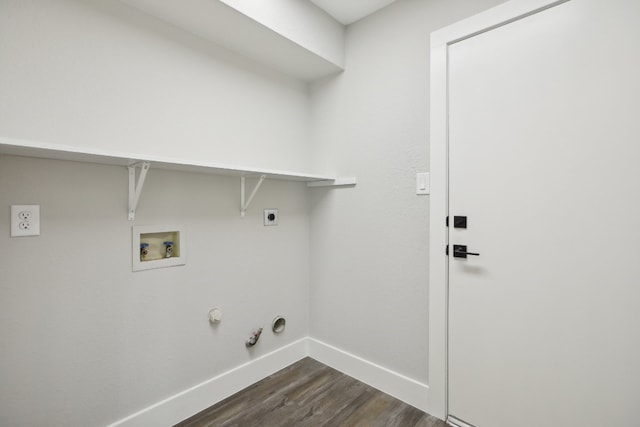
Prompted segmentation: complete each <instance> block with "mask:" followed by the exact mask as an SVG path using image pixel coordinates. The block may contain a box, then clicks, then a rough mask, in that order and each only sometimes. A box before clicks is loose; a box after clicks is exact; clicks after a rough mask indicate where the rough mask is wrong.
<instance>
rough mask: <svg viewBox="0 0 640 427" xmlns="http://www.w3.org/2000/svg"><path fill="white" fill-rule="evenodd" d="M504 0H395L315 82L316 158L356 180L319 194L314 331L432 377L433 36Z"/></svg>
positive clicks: (315, 202)
mask: <svg viewBox="0 0 640 427" xmlns="http://www.w3.org/2000/svg"><path fill="white" fill-rule="evenodd" d="M498 3H500V1H498V0H483V1H477V0H473V1H470V0H467V1H462V0H459V1H451V0H433V1H423V0H400V1H398V2H395V3H394V4H392V5H390V6H389V7H387V8H385V9H382V10H381V11H379V12H377V13H376V14H374V15H371V16H369V17H367V18H365V19H364V20H362V21H359V22H357V23H356V24H354V25H352V26H349V27H348V29H347V46H346V58H347V59H346V70H345V72H344V73H343V74H341V75H340V76H338V77H335V78H331V79H326V80H324V81H322V82H319V83H316V84H315V85H314V86H313V89H312V120H313V122H312V128H313V132H314V144H315V145H314V155H313V158H314V161H315V165H316V167H317V168H319V169H321V170H330V169H332V168H333V169H335V170H336V171H346V170H348V171H349V173H350V174H353V175H356V176H357V177H358V186H357V187H356V188H354V189H349V190H347V189H345V190H330V191H323V190H318V191H314V193H313V196H312V214H311V231H312V233H311V241H312V260H313V263H312V274H311V277H312V287H311V300H312V302H313V303H312V305H311V325H310V327H311V336H313V337H314V338H316V339H319V340H322V341H324V342H326V343H328V344H331V345H334V346H336V347H338V348H341V349H344V350H346V351H348V352H350V353H352V354H355V355H358V356H361V357H363V358H365V359H367V360H369V361H372V362H374V363H377V364H379V365H382V366H384V367H386V368H389V369H392V370H394V371H396V372H399V373H401V374H404V375H406V376H408V377H410V378H413V379H415V380H417V381H421V382H424V383H427V382H428V378H427V363H428V354H427V351H428V312H427V307H428V274H427V273H428V272H427V262H428V238H429V236H428V222H427V221H428V203H429V197H428V196H416V195H415V173H416V172H418V171H426V170H427V169H428V150H429V146H428V129H429V124H428V117H429V113H428V99H429V93H428V91H429V89H428V84H429V64H428V58H429V56H428V55H429V33H430V32H431V31H433V30H436V29H438V28H441V27H443V26H446V25H448V24H450V23H453V22H455V21H458V20H460V19H463V18H465V17H467V16H470V15H472V14H474V13H477V12H480V11H482V10H484V9H487V8H489V7H491V6H493V5H495V4H498ZM443 250H444V248H443Z"/></svg>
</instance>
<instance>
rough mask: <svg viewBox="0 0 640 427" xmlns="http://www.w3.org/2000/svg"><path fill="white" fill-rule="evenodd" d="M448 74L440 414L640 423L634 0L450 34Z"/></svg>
mask: <svg viewBox="0 0 640 427" xmlns="http://www.w3.org/2000/svg"><path fill="white" fill-rule="evenodd" d="M448 76H449V215H450V227H449V243H450V249H449V253H450V256H449V261H448V262H449V366H448V369H449V370H448V375H449V378H448V381H449V382H448V385H449V414H450V416H451V417H452V420H454V421H455V420H461V421H464V423H467V424H469V425H472V426H476V427H507V426H508V427H540V426H567V427H574V426H576V427H577V426H580V427H608V426H625V427H627V426H629V427H630V426H640V1H638V0H606V1H605V0H571V1H569V2H567V3H563V4H560V5H557V6H555V7H553V8H550V9H547V10H545V11H542V12H539V13H536V14H533V15H531V16H528V17H526V18H523V19H520V20H518V21H516V22H512V23H510V24H507V25H504V26H501V27H499V28H496V29H493V30H491V31H488V32H485V33H482V34H479V35H476V36H474V37H471V38H469V39H466V40H463V41H460V42H457V43H455V44H453V45H451V46H450V47H449V74H448ZM453 216H466V217H467V228H454V224H453V223H454V221H453ZM453 244H460V245H466V246H467V249H466V250H467V252H473V253H479V256H473V255H469V256H467V258H458V257H454V256H451V255H453V254H452V252H453V250H452V249H453V248H452V245H453ZM460 424H461V425H463V424H462V423H460Z"/></svg>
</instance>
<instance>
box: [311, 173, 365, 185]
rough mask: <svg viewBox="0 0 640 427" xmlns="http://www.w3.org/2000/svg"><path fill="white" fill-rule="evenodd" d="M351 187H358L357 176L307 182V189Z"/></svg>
mask: <svg viewBox="0 0 640 427" xmlns="http://www.w3.org/2000/svg"><path fill="white" fill-rule="evenodd" d="M350 185H356V177H355V176H352V177H344V178H336V179H325V180H321V181H310V182H307V187H346V186H350Z"/></svg>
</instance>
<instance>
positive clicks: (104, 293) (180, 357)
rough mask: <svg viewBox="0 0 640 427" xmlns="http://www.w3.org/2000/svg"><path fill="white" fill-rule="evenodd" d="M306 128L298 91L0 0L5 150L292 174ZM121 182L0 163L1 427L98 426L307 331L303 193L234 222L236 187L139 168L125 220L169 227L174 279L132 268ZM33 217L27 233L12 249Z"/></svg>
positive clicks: (100, 173)
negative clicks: (98, 152)
mask: <svg viewBox="0 0 640 427" xmlns="http://www.w3.org/2000/svg"><path fill="white" fill-rule="evenodd" d="M308 129H309V126H308V92H307V88H306V86H304V85H302V84H300V83H298V82H295V81H292V80H290V79H288V78H285V77H282V76H279V75H276V74H273V73H271V72H269V71H265V70H264V69H262V68H260V67H258V66H256V65H255V64H253V63H251V62H249V61H248V60H245V59H242V58H239V57H237V56H235V55H232V54H230V53H228V52H225V51H222V50H216V49H214V48H210V47H206V46H205V45H204V44H203V43H201V42H200V41H198V40H197V39H195V38H192V37H190V36H187V35H185V34H183V33H181V32H179V31H177V30H175V31H174V30H171V29H170V28H169V27H167V26H166V25H165V24H162V23H160V22H158V21H156V20H154V19H152V18H147V17H145V16H143V15H142V14H140V13H139V12H136V11H135V10H134V9H131V8H128V7H126V6H124V5H121V4H120V3H119V2H113V1H102V0H95V1H94V0H88V1H78V0H55V1H54V0H43V1H34V0H29V1H21V0H16V1H14V0H0V135H2V136H12V137H21V138H31V139H36V140H44V141H50V142H57V143H63V144H80V145H85V146H89V147H103V148H108V149H116V150H122V151H134V152H135V151H138V152H148V151H150V150H151V151H152V152H153V154H156V155H175V156H177V157H186V158H196V159H207V158H210V160H212V161H216V162H230V163H241V164H244V163H248V164H253V165H254V166H258V167H264V168H276V169H277V168H282V169H293V170H298V169H302V170H305V169H307V168H308V163H309V161H308V157H309V147H308V145H307V142H306V141H308V137H307V135H308ZM127 177H128V175H127V170H126V168H122V167H113V166H101V165H93V164H80V163H73V162H61V161H53V160H37V159H25V158H18V157H0V259H1V260H2V261H1V262H0V323H1V324H2V325H3V327H2V328H1V329H0V349H1V353H2V362H1V363H0V378H2V380H1V381H0V425H3V426H4V425H15V426H42V425H54V426H63V425H64V426H88V425H106V424H108V423H110V422H114V421H116V420H119V419H121V418H123V417H126V416H128V415H130V414H132V413H134V412H136V411H138V410H140V409H142V408H145V407H147V406H148V405H151V404H155V403H157V402H158V401H160V400H162V399H164V398H166V397H168V396H171V395H173V394H175V393H177V392H180V391H183V390H184V389H186V388H188V387H190V386H193V385H195V384H198V383H200V382H202V381H204V380H207V379H210V378H212V377H213V376H215V375H218V374H220V373H222V372H225V371H227V370H229V369H231V368H233V367H236V366H238V365H240V364H242V363H245V362H247V361H249V360H253V359H255V358H256V357H258V356H260V355H263V354H266V353H267V352H269V351H272V350H274V349H277V348H280V347H282V346H283V345H285V344H288V343H290V342H294V341H295V340H297V339H299V338H302V337H304V336H306V335H307V334H308V289H309V253H308V250H309V249H308V248H309V227H308V222H309V213H308V208H309V204H308V192H307V189H306V187H305V186H304V184H300V183H287V182H280V181H266V182H265V183H264V184H263V186H262V188H261V191H260V192H259V193H258V194H257V196H256V198H255V199H254V201H253V204H252V206H251V207H250V209H249V211H248V213H247V217H246V218H243V219H241V218H240V215H239V189H240V183H239V178H229V177H220V176H211V175H197V174H188V173H178V172H169V171H161V170H156V169H153V168H152V169H151V171H150V172H149V175H148V178H147V182H146V184H145V190H144V192H143V194H142V197H141V199H140V205H139V208H138V212H137V218H136V221H135V224H137V225H148V224H160V225H172V224H180V225H183V226H184V228H185V229H186V234H187V236H186V237H187V244H188V249H189V254H188V255H189V258H188V264H187V265H186V266H184V267H172V268H167V269H162V270H153V271H145V272H138V273H132V272H131V248H130V247H131V226H132V225H133V223H131V222H129V221H127V215H126V211H127V205H126V204H127ZM31 203H38V204H40V205H41V216H42V235H41V236H40V237H32V238H10V237H9V206H10V205H12V204H31ZM267 207H275V208H279V209H280V224H279V225H278V226H277V227H264V226H263V225H262V209H263V208H267ZM214 306H217V307H219V308H221V309H222V310H223V312H224V318H223V321H222V323H221V324H220V325H218V326H216V327H212V326H211V325H210V324H209V322H208V319H207V314H208V311H209V309H210V308H212V307H214ZM276 315H283V316H285V317H286V318H287V329H286V331H285V332H284V333H283V334H282V335H278V336H275V335H273V334H272V333H271V332H267V331H265V333H264V334H263V337H262V338H261V340H260V342H259V343H258V345H257V346H256V347H254V348H253V349H252V350H251V351H248V350H247V349H246V348H245V346H244V340H245V339H246V338H248V336H249V333H250V332H251V331H252V330H253V329H255V328H256V327H258V326H264V327H268V326H269V324H270V322H271V319H272V318H273V317H274V316H276Z"/></svg>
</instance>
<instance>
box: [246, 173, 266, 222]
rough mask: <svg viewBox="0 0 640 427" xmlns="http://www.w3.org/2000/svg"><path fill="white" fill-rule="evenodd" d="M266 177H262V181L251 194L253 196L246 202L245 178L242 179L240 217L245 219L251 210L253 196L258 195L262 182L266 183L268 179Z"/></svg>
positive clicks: (259, 181)
mask: <svg viewBox="0 0 640 427" xmlns="http://www.w3.org/2000/svg"><path fill="white" fill-rule="evenodd" d="M266 177H267V176H266V175H260V179H259V180H258V183H257V184H256V186H255V187H253V191H252V192H251V194H250V195H249V198H248V199H247V200H246V201H245V195H246V192H245V177H244V176H241V177H240V216H241V217H244V215H245V213H246V212H247V209H248V208H249V205H250V204H251V201H252V200H253V196H255V195H256V193H257V192H258V189H259V188H260V186H261V185H262V182H263V181H264V179H265V178H266Z"/></svg>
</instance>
